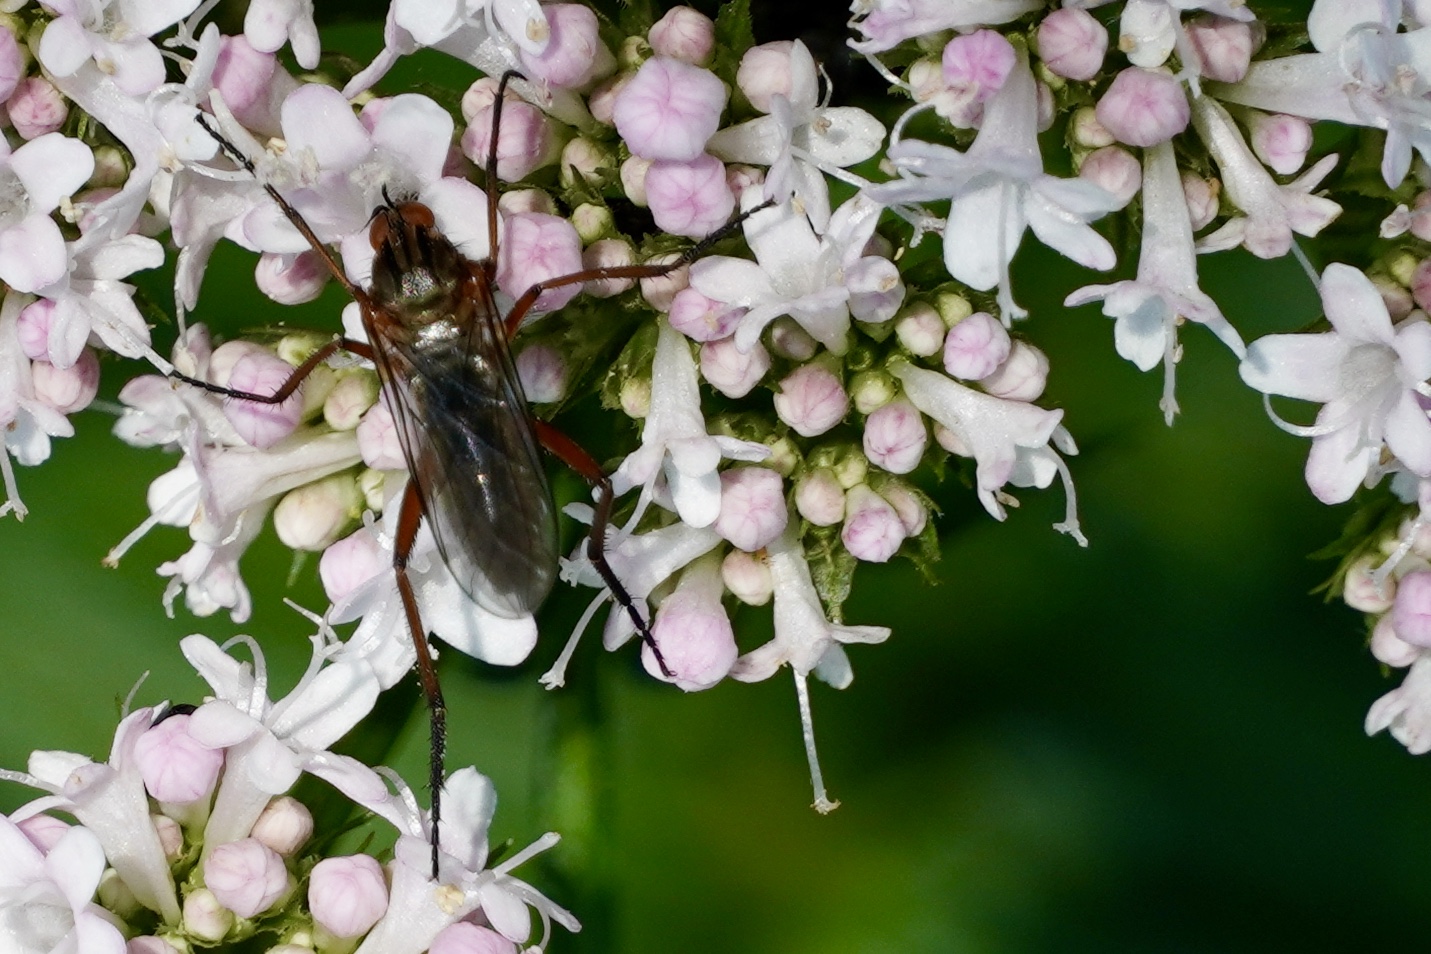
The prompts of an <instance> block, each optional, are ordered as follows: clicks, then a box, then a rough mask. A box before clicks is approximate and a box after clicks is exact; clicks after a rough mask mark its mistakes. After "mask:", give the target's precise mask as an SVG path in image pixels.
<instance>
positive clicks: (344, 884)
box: [308, 855, 388, 938]
mask: <svg viewBox="0 0 1431 954" xmlns="http://www.w3.org/2000/svg"><path fill="white" fill-rule="evenodd" d="M308 909H309V911H311V912H312V913H313V920H314V921H316V922H317V923H318V924H319V926H321V927H322V928H323V929H324V930H326V931H328V932H329V933H331V934H332V935H333V936H334V937H337V938H357V937H360V936H362V935H363V934H366V933H367V932H368V931H369V929H371V928H372V926H373V925H374V924H377V923H378V919H380V918H381V917H382V916H383V914H384V913H386V912H387V909H388V885H387V879H386V878H385V877H384V876H383V869H382V867H381V866H380V865H379V864H378V862H377V859H375V858H373V857H372V856H371V855H347V856H345V857H338V858H324V859H323V860H322V861H320V862H318V864H316V865H314V867H313V872H312V874H310V875H309V880H308Z"/></svg>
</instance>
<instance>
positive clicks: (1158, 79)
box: [1095, 66, 1192, 147]
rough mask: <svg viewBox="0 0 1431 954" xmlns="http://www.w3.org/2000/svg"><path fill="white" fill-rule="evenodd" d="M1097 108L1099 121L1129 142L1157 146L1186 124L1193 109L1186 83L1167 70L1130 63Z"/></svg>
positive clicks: (1182, 128) (1119, 138) (1120, 140)
mask: <svg viewBox="0 0 1431 954" xmlns="http://www.w3.org/2000/svg"><path fill="white" fill-rule="evenodd" d="M1095 108H1096V111H1097V114H1098V121H1099V122H1100V123H1102V124H1103V125H1104V126H1105V127H1107V129H1108V131H1109V132H1111V133H1112V134H1113V135H1115V136H1117V137H1118V141H1119V142H1125V143H1127V144H1128V145H1130V146H1143V147H1147V146H1156V145H1158V144H1159V143H1163V142H1167V141H1168V140H1169V139H1171V138H1173V137H1174V136H1176V135H1177V134H1178V133H1180V132H1182V131H1183V130H1184V129H1186V128H1187V125H1188V120H1189V119H1190V118H1191V117H1192V112H1191V110H1190V109H1189V107H1188V98H1187V95H1186V94H1185V93H1184V92H1183V84H1182V83H1180V82H1178V81H1177V80H1176V79H1174V78H1173V77H1172V76H1170V75H1169V74H1167V73H1163V72H1160V71H1158V70H1145V69H1139V68H1138V67H1136V66H1130V67H1128V68H1127V69H1125V70H1123V71H1122V72H1121V73H1119V74H1118V75H1117V76H1115V77H1113V85H1111V86H1109V87H1108V91H1107V92H1106V93H1104V94H1103V98H1102V99H1100V100H1099V101H1098V105H1097V107H1095Z"/></svg>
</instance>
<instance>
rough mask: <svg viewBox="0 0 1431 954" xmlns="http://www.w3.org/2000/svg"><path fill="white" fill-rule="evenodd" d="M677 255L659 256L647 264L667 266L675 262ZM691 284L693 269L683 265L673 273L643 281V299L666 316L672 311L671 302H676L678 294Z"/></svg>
mask: <svg viewBox="0 0 1431 954" xmlns="http://www.w3.org/2000/svg"><path fill="white" fill-rule="evenodd" d="M675 259H676V256H675V254H674V253H673V254H669V255H658V256H656V257H655V258H653V259H651V261H650V262H648V263H647V264H650V265H665V264H666V263H668V262H672V261H675ZM690 283H691V267H690V266H689V265H682V266H681V267H680V268H678V269H676V270H675V271H673V272H667V273H666V274H664V275H660V276H658V277H656V278H643V279H641V297H642V298H644V299H646V304H648V305H650V306H651V307H652V308H654V309H656V310H657V311H659V312H661V313H662V314H665V313H667V312H669V311H670V310H671V302H673V301H675V300H676V294H677V292H679V291H680V290H681V289H682V288H685V287H686V286H687V285H689V284H690Z"/></svg>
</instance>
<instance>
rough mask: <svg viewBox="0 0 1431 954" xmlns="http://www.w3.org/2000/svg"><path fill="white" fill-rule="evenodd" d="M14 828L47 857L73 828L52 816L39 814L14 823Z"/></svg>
mask: <svg viewBox="0 0 1431 954" xmlns="http://www.w3.org/2000/svg"><path fill="white" fill-rule="evenodd" d="M15 827H16V828H18V829H20V833H21V834H23V835H24V836H25V838H26V840H28V841H29V842H30V844H32V845H34V846H35V847H36V848H38V849H39V850H40V853H41V854H46V855H47V854H49V853H50V849H51V848H53V847H55V845H57V844H58V843H59V840H60V839H61V838H63V837H64V836H65V832H67V831H69V830H70V828H71V827H73V826H71V825H70V824H69V823H68V822H66V821H63V820H61V819H59V818H56V817H55V816H53V815H45V814H39V815H31V816H30V817H29V818H26V819H25V820H23V821H20V822H16V823H15Z"/></svg>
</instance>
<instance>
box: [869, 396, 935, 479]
mask: <svg viewBox="0 0 1431 954" xmlns="http://www.w3.org/2000/svg"><path fill="white" fill-rule="evenodd" d="M928 446H929V432H928V430H927V429H926V428H925V426H924V417H923V415H921V414H920V413H919V410H918V409H917V408H915V406H914V405H913V404H910V403H909V402H908V401H907V400H899V401H891V402H890V403H888V404H886V405H885V406H884V407H881V408H879V409H878V410H876V411H875V412H874V413H873V414H871V415H870V416H869V417H868V419H866V421H865V432H864V449H865V454H866V455H867V456H868V457H869V459H870V463H872V464H874V465H875V466H877V467H882V468H884V469H885V470H887V471H889V472H890V473H891V474H907V473H909V472H910V471H912V470H914V468H916V467H918V466H919V462H920V461H921V460H923V459H924V449H925V448H926V447H928Z"/></svg>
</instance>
